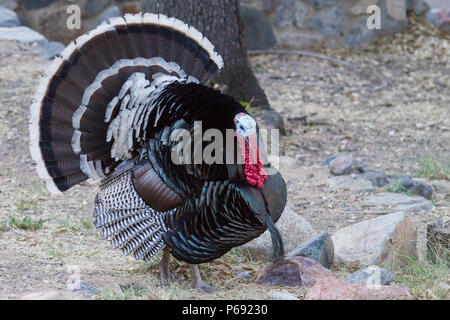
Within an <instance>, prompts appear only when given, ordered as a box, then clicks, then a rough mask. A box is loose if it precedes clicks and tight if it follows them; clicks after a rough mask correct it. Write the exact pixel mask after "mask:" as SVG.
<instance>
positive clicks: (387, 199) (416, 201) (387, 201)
mask: <svg viewBox="0 0 450 320" xmlns="http://www.w3.org/2000/svg"><path fill="white" fill-rule="evenodd" d="M366 202H367V203H368V204H370V205H375V206H383V207H392V210H396V211H430V210H431V209H433V208H434V205H433V203H432V202H431V201H429V200H427V199H424V198H423V197H419V196H414V197H410V196H407V195H404V194H401V193H392V192H382V193H377V194H373V195H371V196H370V197H369V198H368V199H367V201H366Z"/></svg>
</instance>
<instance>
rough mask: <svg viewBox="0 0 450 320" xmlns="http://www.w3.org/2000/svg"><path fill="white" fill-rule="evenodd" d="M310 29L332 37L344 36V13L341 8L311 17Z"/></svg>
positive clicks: (331, 9) (337, 7)
mask: <svg viewBox="0 0 450 320" xmlns="http://www.w3.org/2000/svg"><path fill="white" fill-rule="evenodd" d="M308 28H309V29H311V30H313V31H318V32H320V33H324V34H326V35H329V36H332V37H339V36H342V35H344V32H345V14H344V11H343V10H342V8H341V7H339V6H336V7H333V8H330V9H327V10H325V11H321V12H319V13H318V14H316V15H315V16H313V17H311V19H310V20H309V23H308Z"/></svg>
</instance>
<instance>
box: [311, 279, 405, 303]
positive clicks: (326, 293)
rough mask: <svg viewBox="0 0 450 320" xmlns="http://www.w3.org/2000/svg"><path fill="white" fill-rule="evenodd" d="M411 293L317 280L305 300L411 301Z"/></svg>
mask: <svg viewBox="0 0 450 320" xmlns="http://www.w3.org/2000/svg"><path fill="white" fill-rule="evenodd" d="M411 299H413V297H412V295H411V292H410V291H409V290H408V289H407V288H403V287H398V286H376V285H375V286H367V285H364V284H351V283H347V282H345V281H343V280H340V279H338V278H336V277H324V278H321V279H319V280H318V281H317V282H316V284H315V285H314V286H313V287H312V288H311V290H309V292H308V293H307V294H306V296H305V300H411Z"/></svg>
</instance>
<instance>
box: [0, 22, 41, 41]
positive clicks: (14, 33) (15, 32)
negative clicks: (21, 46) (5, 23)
mask: <svg viewBox="0 0 450 320" xmlns="http://www.w3.org/2000/svg"><path fill="white" fill-rule="evenodd" d="M0 40H15V41H19V42H24V43H33V42H38V43H40V42H46V41H47V39H45V37H44V36H43V35H42V34H40V33H38V32H36V31H34V30H32V29H30V28H28V27H22V26H21V27H12V28H0Z"/></svg>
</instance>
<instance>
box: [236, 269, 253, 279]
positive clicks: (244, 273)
mask: <svg viewBox="0 0 450 320" xmlns="http://www.w3.org/2000/svg"><path fill="white" fill-rule="evenodd" d="M233 274H234V275H236V277H238V278H241V279H244V280H249V279H251V278H252V275H251V274H250V272H247V271H239V270H238V271H235V270H233Z"/></svg>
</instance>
